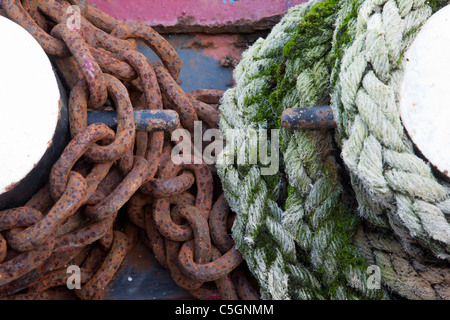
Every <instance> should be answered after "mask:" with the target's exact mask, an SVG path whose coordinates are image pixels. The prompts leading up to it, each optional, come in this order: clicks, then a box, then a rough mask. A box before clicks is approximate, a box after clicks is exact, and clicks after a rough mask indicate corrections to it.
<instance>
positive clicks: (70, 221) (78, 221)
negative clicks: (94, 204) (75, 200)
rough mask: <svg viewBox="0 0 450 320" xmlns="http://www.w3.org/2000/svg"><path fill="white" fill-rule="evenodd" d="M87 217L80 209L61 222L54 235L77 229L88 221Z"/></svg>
mask: <svg viewBox="0 0 450 320" xmlns="http://www.w3.org/2000/svg"><path fill="white" fill-rule="evenodd" d="M87 220H88V219H87V218H86V217H85V216H84V215H83V214H82V212H80V211H78V212H77V213H75V214H73V215H71V216H70V217H69V218H67V219H66V220H65V221H64V222H63V223H61V224H60V225H59V226H58V227H57V228H56V230H55V232H54V236H55V237H59V236H62V235H65V234H68V233H71V232H73V231H75V230H77V229H78V228H79V227H81V226H82V225H84V224H85V223H86V222H87Z"/></svg>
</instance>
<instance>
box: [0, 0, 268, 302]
mask: <svg viewBox="0 0 450 320" xmlns="http://www.w3.org/2000/svg"><path fill="white" fill-rule="evenodd" d="M2 4H3V8H4V9H5V12H6V14H7V16H8V17H9V18H10V19H11V20H13V21H15V22H16V23H18V24H20V25H21V26H22V27H24V28H25V29H26V30H27V31H28V32H29V33H30V34H32V35H33V36H34V38H35V39H36V40H37V41H38V42H39V44H40V45H41V46H42V48H43V49H44V51H45V52H46V53H47V54H48V55H50V56H51V57H52V59H53V60H54V61H55V64H56V66H57V67H58V71H59V74H60V75H61V76H62V78H63V79H64V81H65V84H67V86H68V87H69V89H70V97H69V103H68V109H69V126H70V132H71V137H72V140H71V141H70V142H69V144H68V145H67V146H66V148H65V150H64V152H63V153H62V155H61V157H60V158H59V159H58V160H57V162H56V163H55V164H54V166H53V167H52V170H51V173H50V176H49V181H48V184H47V185H46V186H45V187H43V188H42V189H41V190H40V191H39V192H38V193H37V194H36V195H34V196H33V198H32V199H30V201H28V202H27V203H26V204H25V206H23V207H20V208H13V209H8V210H4V211H1V212H0V232H1V233H0V298H1V299H44V298H49V297H50V294H49V292H50V291H48V289H50V288H53V287H56V286H62V285H65V284H66V281H67V279H68V277H69V274H68V273H67V270H66V266H67V265H70V264H74V265H77V266H80V268H81V284H82V287H81V289H80V290H75V291H74V292H75V294H76V295H77V296H78V297H79V298H81V299H103V298H104V296H105V287H106V286H107V285H108V283H109V282H110V281H111V280H112V278H113V276H114V275H115V274H116V272H117V270H118V269H119V267H120V265H121V264H122V262H123V260H124V258H125V256H126V254H127V253H129V252H130V251H131V250H132V249H133V247H134V245H135V244H136V243H137V241H138V240H139V238H141V240H142V241H143V242H144V243H145V244H146V245H147V246H148V247H149V248H150V250H151V251H152V252H153V255H154V256H155V258H156V259H157V261H158V262H159V263H160V264H161V266H163V267H164V268H167V269H168V271H169V272H170V274H171V276H172V278H173V280H174V281H175V283H177V284H178V285H179V286H181V287H182V288H185V289H186V290H188V291H189V292H190V293H191V294H192V295H193V297H195V298H198V299H219V298H222V299H258V298H259V296H258V294H257V293H256V291H255V290H254V287H252V285H251V284H250V282H249V281H248V276H247V275H248V273H247V272H244V270H245V269H244V268H243V267H240V265H241V263H242V261H243V260H242V256H241V255H240V253H239V252H238V251H237V250H236V249H235V247H234V242H233V240H232V238H231V237H230V236H229V231H230V226H229V225H230V223H231V224H232V222H233V216H231V215H230V216H229V214H230V212H229V207H228V205H227V203H226V199H225V197H224V196H223V195H220V193H221V186H220V184H218V183H217V182H215V181H214V178H213V173H212V172H211V169H210V167H208V165H206V164H205V163H204V162H203V161H200V162H199V163H200V164H175V163H179V162H181V161H177V160H181V159H183V158H186V156H187V157H191V160H193V161H192V162H191V163H198V159H195V158H194V157H193V156H192V155H180V156H178V157H180V159H173V157H172V156H171V152H172V146H173V144H176V143H177V142H172V141H171V139H170V137H169V135H167V134H165V133H164V130H162V131H156V132H139V131H137V130H136V126H135V119H134V113H133V112H134V110H145V109H147V110H163V109H173V110H175V111H176V112H177V113H178V114H179V117H180V122H181V124H180V125H179V127H178V128H185V129H187V130H188V131H190V132H191V133H193V132H194V122H195V121H197V120H198V119H201V120H203V121H205V122H206V125H207V127H209V128H217V127H218V122H219V116H220V113H219V110H218V108H217V105H218V104H219V102H220V99H221V97H222V95H223V92H222V91H219V90H203V89H202V90H195V91H193V92H191V93H186V92H184V91H183V90H182V89H181V88H180V86H179V84H178V82H177V81H178V77H179V74H180V69H181V64H182V63H181V60H180V59H179V57H178V55H177V52H176V51H175V49H174V48H173V47H172V46H171V45H170V44H169V42H168V41H167V40H166V39H164V38H163V37H162V36H161V35H159V34H158V33H157V32H155V31H154V30H153V29H152V28H151V27H149V26H147V25H145V24H143V23H141V22H134V21H133V22H120V21H118V20H116V19H114V18H113V17H111V16H109V15H107V14H106V13H104V12H102V11H100V10H98V9H96V8H95V7H93V6H91V5H89V4H88V3H87V1H85V0H70V2H66V1H55V0H22V1H19V0H3V2H2ZM71 5H76V6H78V7H79V9H80V11H79V12H80V15H81V16H80V25H79V28H76V27H70V26H69V25H68V24H67V21H68V19H69V13H68V8H69V6H71ZM136 40H142V41H143V42H144V43H145V44H146V45H147V46H149V47H150V48H151V49H152V50H153V51H154V52H155V53H156V55H157V56H158V57H159V58H160V59H161V61H162V64H160V63H150V62H149V61H148V59H147V58H146V57H145V56H144V55H143V54H142V53H140V52H138V51H137V42H136ZM111 109H116V111H117V129H116V131H115V132H114V131H113V130H111V129H110V128H108V127H107V126H106V125H104V124H101V123H94V124H91V125H89V126H88V122H87V112H88V110H111ZM162 129H165V128H162ZM169 130H172V129H167V130H166V131H169ZM172 131H173V130H172ZM168 133H169V134H170V132H168ZM214 191H216V192H214ZM122 211H125V216H124V219H118V217H119V216H121V214H122V213H121V212H122ZM123 220H125V222H124V223H121V222H120V221H123ZM211 285H212V286H211Z"/></svg>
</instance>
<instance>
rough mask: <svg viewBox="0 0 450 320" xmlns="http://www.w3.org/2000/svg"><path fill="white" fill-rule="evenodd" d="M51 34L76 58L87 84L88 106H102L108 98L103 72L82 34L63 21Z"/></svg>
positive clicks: (95, 107)
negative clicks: (61, 41) (64, 44)
mask: <svg viewBox="0 0 450 320" xmlns="http://www.w3.org/2000/svg"><path fill="white" fill-rule="evenodd" d="M51 35H52V36H54V37H57V38H59V39H61V40H63V41H64V43H66V45H67V46H68V47H69V50H70V52H71V53H72V55H73V56H74V58H75V59H76V61H77V63H78V65H79V69H80V70H81V72H82V74H83V75H84V78H85V80H86V83H87V84H88V86H89V93H90V95H89V107H91V108H93V109H98V108H100V107H102V106H103V105H104V104H105V102H106V99H107V98H108V93H107V90H106V82H105V79H104V74H103V72H102V70H101V68H100V66H99V65H98V63H97V61H96V60H95V59H94V57H93V56H92V54H91V52H90V50H89V47H88V45H87V44H86V41H84V39H83V36H82V35H81V34H80V32H79V31H78V30H76V29H72V30H71V29H70V28H69V27H68V26H67V23H65V22H61V23H60V24H58V25H56V26H55V27H54V28H53V29H52V31H51Z"/></svg>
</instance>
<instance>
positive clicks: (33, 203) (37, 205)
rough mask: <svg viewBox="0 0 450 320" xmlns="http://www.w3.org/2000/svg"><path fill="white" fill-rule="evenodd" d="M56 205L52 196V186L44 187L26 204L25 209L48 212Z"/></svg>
mask: <svg viewBox="0 0 450 320" xmlns="http://www.w3.org/2000/svg"><path fill="white" fill-rule="evenodd" d="M54 204H55V201H54V200H53V198H52V196H51V195H50V184H48V183H47V184H46V185H45V186H43V187H42V188H41V189H40V190H39V191H38V192H37V193H36V194H35V195H33V196H32V197H31V199H30V200H28V202H27V203H25V207H31V208H33V209H36V210H38V211H40V212H46V211H47V209H49V208H50V207H51V206H53V205H54Z"/></svg>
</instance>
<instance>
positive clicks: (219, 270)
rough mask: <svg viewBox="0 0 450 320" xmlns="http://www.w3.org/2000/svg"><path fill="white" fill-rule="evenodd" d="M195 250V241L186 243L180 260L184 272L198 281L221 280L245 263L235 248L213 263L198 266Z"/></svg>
mask: <svg viewBox="0 0 450 320" xmlns="http://www.w3.org/2000/svg"><path fill="white" fill-rule="evenodd" d="M194 248H195V244H194V241H193V240H189V241H187V242H185V243H184V244H183V246H182V247H181V249H180V254H179V256H178V258H179V261H180V267H181V269H182V270H183V272H184V273H185V274H186V275H188V276H189V277H190V278H192V279H195V280H198V281H204V282H207V281H215V280H217V279H220V278H222V277H223V276H225V275H227V274H229V273H230V272H231V271H233V270H234V269H235V268H236V267H237V266H238V265H239V264H240V263H241V262H242V261H243V258H242V255H241V254H240V253H239V251H238V250H237V249H235V248H233V249H231V250H230V251H228V252H227V253H225V254H224V255H223V256H221V257H220V258H218V259H216V260H214V261H212V262H209V263H206V264H197V263H195V262H194Z"/></svg>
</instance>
